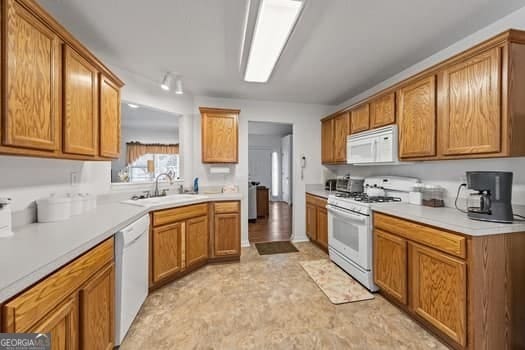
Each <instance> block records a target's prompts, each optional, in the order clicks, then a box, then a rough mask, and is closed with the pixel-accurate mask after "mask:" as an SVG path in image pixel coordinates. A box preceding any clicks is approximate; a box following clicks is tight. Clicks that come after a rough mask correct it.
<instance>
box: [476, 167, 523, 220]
mask: <svg viewBox="0 0 525 350" xmlns="http://www.w3.org/2000/svg"><path fill="white" fill-rule="evenodd" d="M467 187H468V188H469V189H470V190H474V191H476V192H475V193H472V194H471V195H470V196H469V199H468V201H467V202H468V206H467V211H468V213H467V215H468V217H469V218H470V219H473V220H482V221H492V222H503V223H512V221H513V213H512V204H511V200H512V172H502V171H467Z"/></svg>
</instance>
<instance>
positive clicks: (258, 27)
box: [244, 0, 304, 83]
mask: <svg viewBox="0 0 525 350" xmlns="http://www.w3.org/2000/svg"><path fill="white" fill-rule="evenodd" d="M303 7H304V3H303V1H298V0H261V3H260V6H259V12H258V14H257V21H256V22H255V29H254V31H253V37H252V42H251V48H250V54H249V56H248V63H247V64H246V71H245V73H244V80H245V81H248V82H256V83H266V82H267V81H268V79H270V75H271V74H272V72H273V69H274V68H275V65H276V63H277V61H278V60H279V57H280V56H281V53H282V51H283V49H284V47H285V46H286V42H287V41H288V38H289V37H290V34H291V33H292V31H293V28H294V26H295V23H296V22H297V19H298V18H299V15H300V14H301V11H302V9H303Z"/></svg>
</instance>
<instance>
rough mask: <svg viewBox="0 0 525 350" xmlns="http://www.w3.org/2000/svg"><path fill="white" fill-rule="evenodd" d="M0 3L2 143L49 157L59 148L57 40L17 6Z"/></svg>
mask: <svg viewBox="0 0 525 350" xmlns="http://www.w3.org/2000/svg"><path fill="white" fill-rule="evenodd" d="M3 3H4V4H5V6H6V7H5V8H4V9H3V10H4V11H3V12H2V21H3V22H4V23H3V24H4V25H5V26H6V27H5V30H6V31H5V45H6V46H5V48H6V50H5V55H6V57H5V58H6V59H5V61H3V63H2V64H3V65H4V66H7V67H6V69H5V70H4V72H5V75H4V76H3V79H4V82H3V83H4V84H5V85H4V86H5V94H4V95H3V96H2V104H5V105H4V106H3V107H4V111H5V112H6V113H5V115H4V125H3V126H2V127H3V130H2V145H4V146H10V147H18V148H26V149H34V150H40V151H46V152H48V153H52V152H54V151H56V150H58V149H59V148H60V113H61V107H60V106H59V103H58V102H59V98H60V67H61V64H62V63H61V51H60V39H59V37H58V36H57V35H56V34H55V33H54V32H53V31H52V30H51V29H49V28H48V27H47V26H46V25H45V24H44V23H42V22H41V21H40V20H39V19H38V18H37V17H35V16H34V15H33V14H32V13H31V12H29V11H28V10H27V9H26V8H25V7H23V6H22V5H21V4H20V3H19V2H17V1H15V0H8V1H3ZM36 48H38V50H37V49H36ZM28 52H31V54H28ZM21 152H22V153H23V151H21Z"/></svg>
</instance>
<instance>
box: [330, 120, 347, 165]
mask: <svg viewBox="0 0 525 350" xmlns="http://www.w3.org/2000/svg"><path fill="white" fill-rule="evenodd" d="M349 134H350V115H349V113H348V112H345V113H342V114H340V115H338V116H337V117H335V118H334V144H333V147H334V162H336V163H345V162H346V137H347V136H348V135H349Z"/></svg>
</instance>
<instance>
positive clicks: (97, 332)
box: [80, 263, 115, 350]
mask: <svg viewBox="0 0 525 350" xmlns="http://www.w3.org/2000/svg"><path fill="white" fill-rule="evenodd" d="M114 299H115V268H114V264H113V263H112V264H109V265H108V266H106V267H105V268H104V269H102V271H100V272H99V273H97V275H95V276H93V278H92V279H91V280H90V281H89V282H88V283H87V284H86V285H85V286H84V287H82V289H81V290H80V325H81V328H80V344H81V348H82V349H85V350H87V349H93V350H97V349H106V350H110V349H113V336H114V329H113V327H114V325H113V318H114Z"/></svg>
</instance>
